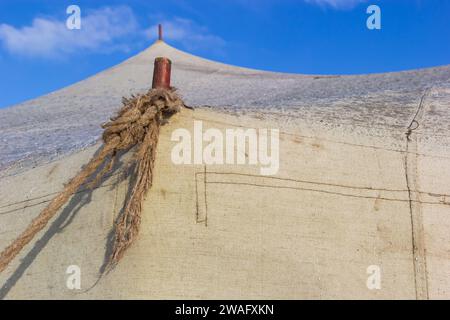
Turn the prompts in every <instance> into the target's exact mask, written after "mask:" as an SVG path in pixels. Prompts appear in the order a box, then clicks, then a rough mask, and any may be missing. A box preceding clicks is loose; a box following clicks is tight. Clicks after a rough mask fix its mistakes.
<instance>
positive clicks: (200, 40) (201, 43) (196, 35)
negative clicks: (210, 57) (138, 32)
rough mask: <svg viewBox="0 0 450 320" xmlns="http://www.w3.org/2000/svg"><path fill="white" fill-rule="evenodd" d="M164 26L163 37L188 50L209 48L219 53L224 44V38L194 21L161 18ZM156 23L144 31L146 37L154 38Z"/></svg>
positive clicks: (155, 35)
mask: <svg viewBox="0 0 450 320" xmlns="http://www.w3.org/2000/svg"><path fill="white" fill-rule="evenodd" d="M160 23H161V24H162V25H163V28H164V39H167V40H169V41H171V42H174V43H178V44H180V45H181V47H183V48H185V49H187V50H190V51H202V50H209V51H214V52H216V53H220V52H221V51H222V50H223V48H224V47H225V45H226V42H225V40H223V39H222V38H221V37H219V36H216V35H214V34H212V33H211V32H210V31H209V30H208V28H206V27H204V26H201V25H199V24H197V23H196V22H194V21H192V20H189V19H185V18H179V17H175V18H173V19H161V20H160ZM157 28H158V25H157V24H155V25H153V26H151V27H150V28H148V29H147V30H146V31H145V34H146V35H147V37H148V39H156V37H157V34H158V32H157Z"/></svg>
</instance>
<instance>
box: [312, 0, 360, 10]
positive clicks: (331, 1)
mask: <svg viewBox="0 0 450 320" xmlns="http://www.w3.org/2000/svg"><path fill="white" fill-rule="evenodd" d="M303 1H305V2H307V3H311V4H316V5H319V6H322V7H327V6H328V7H332V8H335V9H350V8H353V7H355V6H356V5H358V4H360V3H363V2H367V0H303Z"/></svg>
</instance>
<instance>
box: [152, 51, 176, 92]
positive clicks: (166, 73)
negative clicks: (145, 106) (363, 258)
mask: <svg viewBox="0 0 450 320" xmlns="http://www.w3.org/2000/svg"><path fill="white" fill-rule="evenodd" d="M171 69H172V61H170V60H169V59H168V58H164V57H158V58H156V59H155V67H154V69H153V84H152V88H154V89H157V88H159V89H170V72H171Z"/></svg>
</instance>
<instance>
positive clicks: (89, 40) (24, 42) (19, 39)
mask: <svg viewBox="0 0 450 320" xmlns="http://www.w3.org/2000/svg"><path fill="white" fill-rule="evenodd" d="M81 21H82V25H81V29H80V30H69V29H67V28H66V22H65V20H64V21H61V20H57V19H49V18H35V19H34V20H33V21H32V23H31V25H30V26H24V27H20V28H16V27H14V26H11V25H9V24H0V42H1V43H2V45H3V46H4V47H5V49H7V50H8V51H9V52H10V53H11V54H16V55H21V56H29V57H36V56H37V57H50V58H58V57H63V56H67V55H70V54H74V53H78V52H86V51H89V52H99V51H115V50H122V51H126V50H129V39H127V36H128V35H130V34H135V33H136V30H138V23H137V22H136V18H135V16H134V14H133V11H132V10H131V9H130V8H129V7H126V6H121V7H104V8H101V9H97V10H93V11H88V12H87V13H86V14H85V13H84V12H83V11H82V20H81Z"/></svg>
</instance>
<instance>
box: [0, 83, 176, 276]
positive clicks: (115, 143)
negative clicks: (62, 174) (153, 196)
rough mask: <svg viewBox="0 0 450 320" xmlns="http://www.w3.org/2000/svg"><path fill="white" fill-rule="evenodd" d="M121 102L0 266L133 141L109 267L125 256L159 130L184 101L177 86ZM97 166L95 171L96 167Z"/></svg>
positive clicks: (147, 185) (0, 259) (147, 182)
mask: <svg viewBox="0 0 450 320" xmlns="http://www.w3.org/2000/svg"><path fill="white" fill-rule="evenodd" d="M122 103H123V107H122V108H121V109H120V111H119V112H118V114H117V116H115V117H113V118H111V121H109V122H107V123H105V124H103V125H102V128H103V129H104V132H103V136H102V138H103V146H102V148H101V150H100V152H99V153H98V154H97V155H96V156H94V157H93V158H92V159H91V160H90V161H89V163H88V164H87V165H86V166H84V167H83V169H82V170H81V171H80V172H79V173H78V174H77V175H76V176H75V177H74V178H72V179H71V180H70V182H69V183H68V184H66V185H65V186H64V189H63V191H61V192H60V193H59V194H58V195H57V196H56V197H55V198H53V200H52V201H51V202H50V203H49V205H48V206H47V207H46V208H45V209H44V210H42V212H41V213H40V214H39V216H37V217H36V218H35V219H33V221H32V222H31V223H30V225H29V226H28V227H27V228H26V230H25V231H24V232H23V233H22V234H21V235H20V236H19V237H18V238H17V239H16V240H14V242H13V243H12V244H10V245H9V246H8V247H6V249H4V250H3V252H2V253H1V254H0V272H2V271H3V270H4V269H5V268H6V267H7V266H8V265H9V263H10V262H11V261H12V260H13V259H14V258H15V257H16V256H17V255H18V254H19V252H20V251H21V250H22V249H23V247H25V246H26V245H27V244H28V243H29V242H30V241H31V240H32V239H33V238H34V236H35V235H36V234H37V233H38V232H39V231H41V230H42V229H43V228H44V227H45V226H46V225H47V224H48V222H49V221H50V219H51V218H52V217H53V216H54V215H55V214H56V213H57V212H58V210H59V209H60V208H61V207H62V206H63V205H64V204H66V203H67V201H68V200H69V199H70V197H71V196H72V195H73V194H74V193H76V192H77V190H78V189H79V188H80V187H81V186H82V185H83V184H85V183H87V182H88V181H90V182H89V186H90V187H94V186H95V185H96V184H98V183H99V182H100V180H101V179H102V178H103V177H104V175H105V174H106V173H108V172H109V171H110V170H111V169H112V168H113V165H114V161H115V159H116V155H117V152H118V151H121V150H125V151H128V150H130V149H131V148H133V147H135V146H136V149H135V153H134V158H133V161H135V163H136V166H135V169H134V170H135V172H134V177H135V180H134V181H135V183H134V185H133V187H132V189H131V191H130V193H129V194H130V196H129V197H128V199H127V200H126V202H125V206H124V210H123V214H122V215H121V216H120V217H119V218H118V221H117V223H116V225H115V239H114V245H113V250H112V254H111V256H110V259H109V262H108V265H107V269H111V268H112V267H114V266H115V265H116V264H117V263H118V262H119V261H120V259H121V258H122V257H123V254H124V253H125V251H126V250H127V249H128V248H129V247H130V245H131V244H132V243H133V241H134V240H135V238H136V235H137V234H138V232H139V227H140V223H141V213H142V202H143V200H144V196H145V194H146V193H147V191H148V189H149V188H150V187H151V185H152V179H153V168H154V163H155V156H156V146H157V144H158V137H159V130H160V127H161V125H162V124H164V122H165V121H166V120H167V118H168V117H170V116H171V115H173V114H174V113H176V112H178V111H180V110H181V108H182V107H185V105H184V103H183V101H182V100H181V98H180V97H179V96H178V95H177V94H176V92H175V89H170V90H165V89H151V90H149V91H148V92H147V93H145V94H141V95H137V96H132V97H131V98H129V99H127V98H123V100H122ZM100 168H101V170H100V171H99V172H98V173H97V174H96V175H95V176H94V173H95V172H97V171H98V170H99V169H100Z"/></svg>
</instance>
